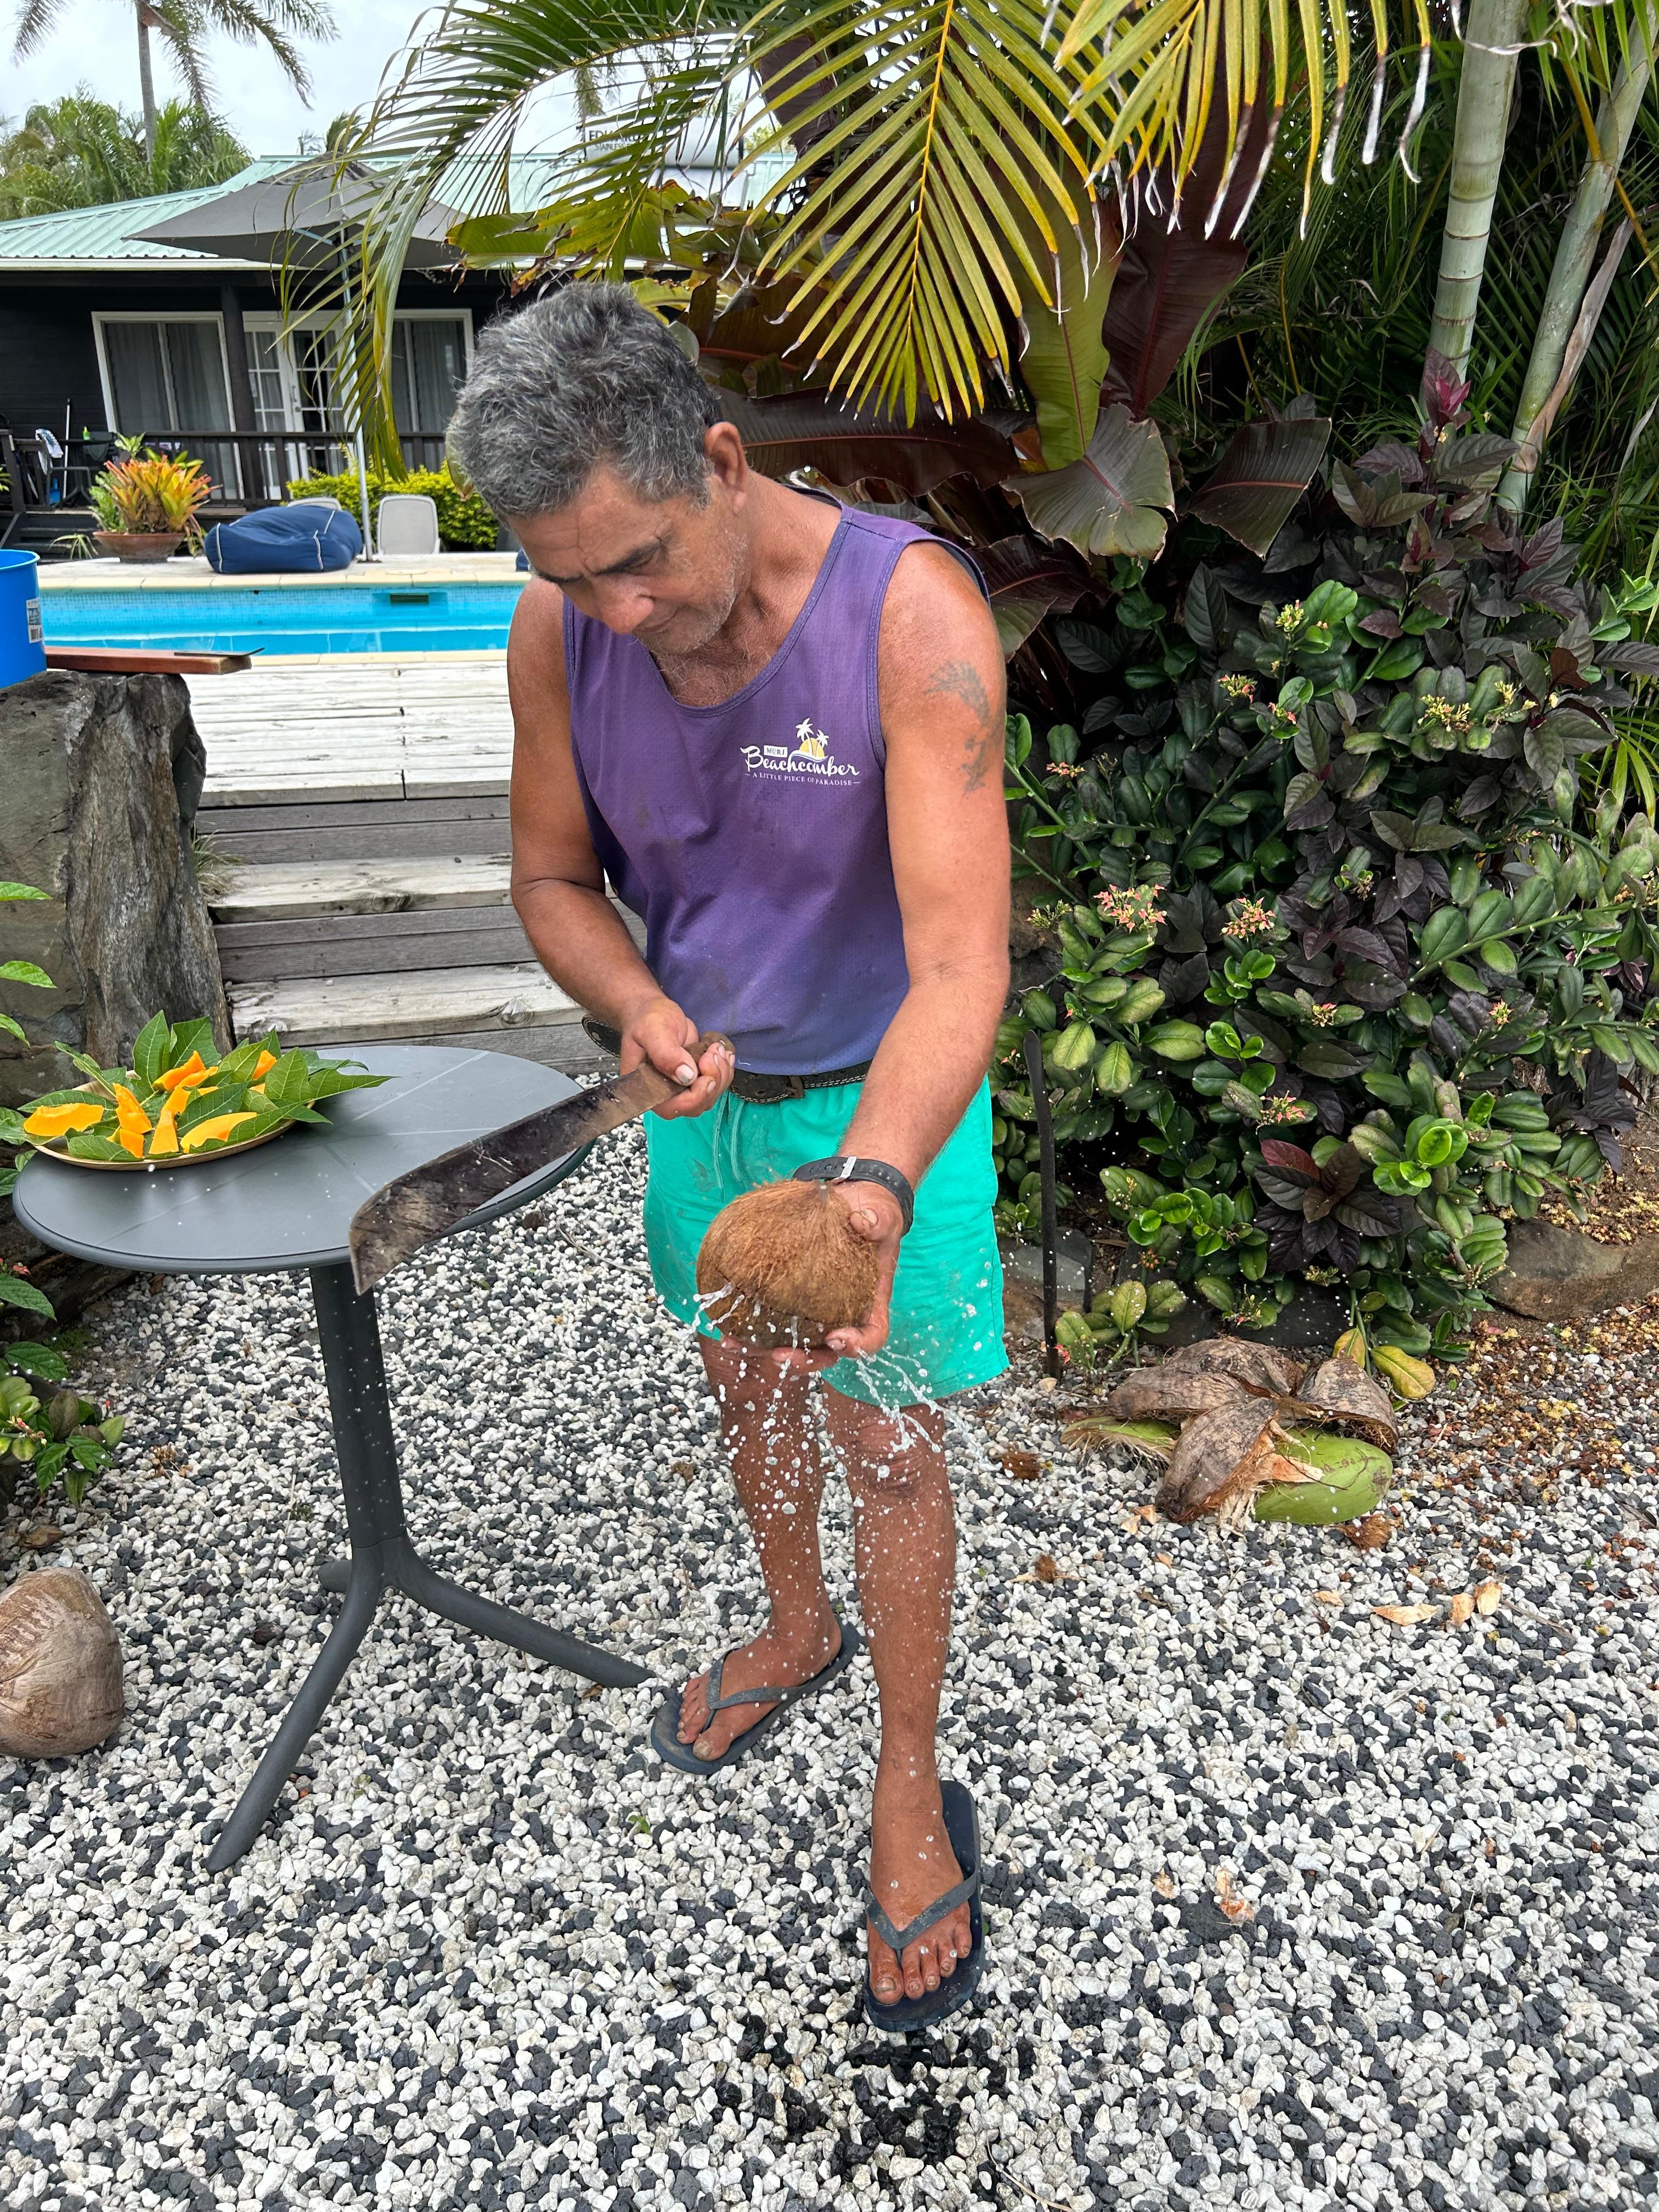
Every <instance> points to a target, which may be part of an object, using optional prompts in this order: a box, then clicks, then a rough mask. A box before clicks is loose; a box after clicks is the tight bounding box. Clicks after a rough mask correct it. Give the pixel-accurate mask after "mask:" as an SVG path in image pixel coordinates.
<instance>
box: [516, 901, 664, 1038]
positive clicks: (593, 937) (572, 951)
mask: <svg viewBox="0 0 1659 2212" xmlns="http://www.w3.org/2000/svg"><path fill="white" fill-rule="evenodd" d="M513 905H514V907H515V908H517V909H518V915H519V920H520V921H521V922H522V923H523V924H524V932H525V935H526V937H527V938H528V939H530V945H531V950H532V951H533V952H534V953H535V955H536V957H537V958H538V960H539V961H540V962H541V963H542V965H543V967H544V968H545V969H546V970H547V972H548V974H549V975H550V976H551V977H552V978H553V981H555V982H556V984H557V985H558V986H559V987H560V989H561V990H563V991H568V993H569V994H570V996H571V997H572V998H573V999H574V1000H575V1001H576V1003H577V1005H578V1006H581V1007H582V1008H583V1009H584V1010H585V1011H586V1012H588V1013H590V1014H592V1015H593V1016H594V1017H595V1018H597V1019H599V1020H600V1021H603V1022H609V1023H610V1024H611V1025H612V1026H613V1027H614V1028H617V1029H624V1028H626V1027H627V1025H628V1021H629V1016H630V1014H631V1013H632V1012H634V1011H635V1009H637V1008H638V1007H639V1006H641V1005H642V1004H643V1003H644V1002H645V1001H646V1000H650V999H653V998H660V997H661V995H662V994H661V990H660V988H659V985H658V983H657V981H656V980H655V978H654V977H653V975H652V973H651V970H650V969H648V968H647V966H646V964H645V963H644V961H643V960H642V959H641V957H640V953H639V948H638V946H637V945H635V942H634V940H633V939H632V938H631V937H630V936H629V933H628V927H627V925H626V923H625V922H624V921H623V918H622V916H621V915H619V914H618V913H617V909H616V908H615V907H614V906H613V905H612V904H611V901H610V900H609V899H608V898H607V897H606V896H605V893H604V892H603V891H597V890H589V889H588V888H587V886H586V884H568V883H557V882H553V881H550V880H548V879H546V878H544V879H543V880H541V881H540V882H538V883H533V884H526V885H525V886H524V887H523V888H522V889H520V890H515V891H514V892H513Z"/></svg>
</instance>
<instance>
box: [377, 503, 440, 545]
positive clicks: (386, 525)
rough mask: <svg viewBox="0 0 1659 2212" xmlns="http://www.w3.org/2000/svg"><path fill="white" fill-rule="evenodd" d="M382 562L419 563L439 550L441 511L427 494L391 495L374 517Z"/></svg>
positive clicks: (381, 504)
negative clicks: (439, 515) (439, 516)
mask: <svg viewBox="0 0 1659 2212" xmlns="http://www.w3.org/2000/svg"><path fill="white" fill-rule="evenodd" d="M374 535H375V537H376V538H377V539H378V540H379V550H380V556H381V558H382V559H383V560H386V561H418V560H421V559H422V558H423V557H424V556H426V555H428V554H429V553H435V552H436V551H437V550H438V509H437V505H436V502H435V501H433V500H430V499H428V497H427V495H426V494H425V493H424V492H408V491H389V492H388V493H387V494H386V497H385V498H384V499H383V500H382V501H380V513H379V514H378V515H377V516H376V517H375V522H374Z"/></svg>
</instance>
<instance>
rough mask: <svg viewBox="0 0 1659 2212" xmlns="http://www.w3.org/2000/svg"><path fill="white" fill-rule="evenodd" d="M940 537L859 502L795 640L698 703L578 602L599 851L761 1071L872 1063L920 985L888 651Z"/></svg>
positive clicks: (677, 977) (681, 990)
mask: <svg viewBox="0 0 1659 2212" xmlns="http://www.w3.org/2000/svg"><path fill="white" fill-rule="evenodd" d="M930 538H931V540H932V542H933V544H943V543H945V541H944V540H942V539H939V538H933V537H932V533H931V532H928V531H926V530H922V529H920V528H918V527H917V526H916V525H915V524H914V523H908V522H900V521H896V520H893V519H892V518H890V517H889V516H886V515H874V514H866V513H862V512H861V511H860V510H859V509H857V508H854V507H844V508H842V512H841V516H840V519H839V520H838V522H837V524H836V534H835V536H834V538H832V539H831V540H830V543H829V550H828V551H827V552H826V553H825V555H824V556H823V566H822V567H821V568H819V570H818V574H817V580H816V581H815V582H814V583H813V586H812V589H811V592H810V593H809V594H808V597H807V600H806V604H805V606H804V607H803V608H802V609H801V611H800V613H799V615H798V616H797V617H796V618H795V621H794V623H793V627H792V628H791V629H790V631H789V634H788V635H787V637H786V638H785V639H784V641H783V643H782V644H781V646H780V647H778V649H777V651H776V653H774V655H773V656H772V658H771V659H770V660H769V661H768V663H767V664H766V665H765V667H764V668H763V669H762V670H761V671H760V673H759V674H758V675H757V676H756V677H754V678H752V679H751V680H750V682H749V683H748V684H744V688H743V690H741V691H739V692H738V693H737V694H736V695H735V696H734V697H732V698H730V699H726V700H722V701H721V702H720V705H719V706H717V707H686V706H683V705H682V704H681V703H680V702H679V701H678V699H676V698H675V697H674V696H673V694H672V693H671V691H670V690H669V689H668V686H667V685H666V684H665V683H664V681H663V678H662V675H661V672H660V671H659V669H658V667H657V664H656V663H655V661H654V660H653V659H652V658H651V655H650V653H648V652H647V649H646V647H644V646H643V645H641V643H640V642H639V641H638V640H637V639H635V638H628V637H618V636H617V635H616V634H615V633H614V632H613V631H611V630H608V629H606V628H605V625H604V623H599V622H595V621H594V620H593V619H592V617H589V616H586V615H582V614H579V613H578V612H577V611H576V610H575V608H574V607H573V606H572V605H571V604H570V601H569V600H568V599H567V600H566V601H565V605H564V654H565V671H566V675H567V678H568V684H569V690H570V738H571V749H572V751H573V752H574V756H575V763H576V774H577V777H578V779H579V781H580V785H581V793H582V803H583V805H584V806H585V807H586V812H587V823H588V829H589V830H590V832H591V834H592V839H593V849H594V851H595V853H596V854H598V856H599V860H600V863H601V864H602V866H604V869H605V873H606V875H607V876H608V877H609V878H611V883H612V884H613V885H614V886H615V888H616V890H617V896H619V897H620V898H621V900H622V902H623V905H624V906H626V907H629V908H631V909H632V911H633V912H634V913H635V914H636V915H639V916H640V917H641V920H642V921H644V923H645V931H646V945H645V957H646V960H647V964H648V965H649V967H650V969H651V972H652V974H653V975H654V976H655V977H656V979H657V981H659V983H660V984H661V986H662V987H663V989H664V990H665V992H666V993H667V994H668V995H669V997H670V998H671V999H672V1000H675V1001H676V1003H677V1004H678V1005H679V1006H682V1007H684V1010H685V1012H687V1013H688V1014H689V1015H690V1017H691V1018H692V1020H693V1021H695V1022H696V1024H697V1026H698V1027H699V1028H700V1029H715V1030H725V1031H726V1035H727V1036H729V1037H731V1039H732V1042H733V1043H734V1044H735V1045H736V1047H737V1050H738V1063H739V1065H740V1066H744V1067H748V1068H753V1069H754V1070H756V1071H757V1073H763V1074H768V1075H811V1074H814V1073H818V1072H820V1071H824V1070H828V1069H831V1068H837V1067H849V1066H854V1065H856V1064H857V1063H859V1062H860V1061H862V1060H870V1059H872V1058H873V1056H874V1054H875V1050H876V1048H877V1046H878V1044H879V1043H880V1042H881V1040H882V1038H883V1036H884V1034H885V1032H886V1029H887V1025H888V1024H889V1023H890V1021H891V1020H892V1018H893V1016H894V1014H895V1013H896V1011H897V1009H898V1005H899V1001H900V1000H902V998H903V996H904V994H905V992H906V990H907V988H908V983H909V977H908V971H907V969H906V968H905V964H904V933H903V929H902V924H901V921H900V917H899V906H898V898H897V896H896V892H895V890H894V888H893V866H892V860H891V856H890V853H889V851H888V845H887V805H886V789H885V775H884V767H885V761H886V750H885V747H884V744H883V742H882V734H881V714H880V708H879V705H878V698H877V688H876V675H877V670H876V659H877V647H878V642H879V635H880V628H881V610H882V602H883V600H884V599H885V597H886V594H887V586H888V581H889V580H890V577H891V575H892V573H893V569H894V567H895V565H896V562H897V560H898V557H899V555H900V554H901V553H902V551H903V550H904V548H905V547H906V546H907V545H910V544H915V543H916V542H917V541H918V540H919V539H930ZM956 550H957V549H956V548H955V547H954V546H952V547H951V551H953V552H954V551H956ZM964 561H965V556H964ZM966 565H968V566H969V567H970V568H971V567H972V563H971V562H966ZM974 574H975V578H976V580H977V576H978V571H977V570H975V571H974ZM981 588H983V586H981Z"/></svg>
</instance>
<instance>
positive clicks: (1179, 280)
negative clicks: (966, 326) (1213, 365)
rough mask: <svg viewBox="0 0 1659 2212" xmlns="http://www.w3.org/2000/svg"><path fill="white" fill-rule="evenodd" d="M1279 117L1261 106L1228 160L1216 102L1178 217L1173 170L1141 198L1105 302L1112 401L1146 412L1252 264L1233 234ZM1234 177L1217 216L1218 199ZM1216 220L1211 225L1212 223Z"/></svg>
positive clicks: (1164, 170)
mask: <svg viewBox="0 0 1659 2212" xmlns="http://www.w3.org/2000/svg"><path fill="white" fill-rule="evenodd" d="M1270 119H1271V111H1270V109H1269V108H1268V106H1267V102H1266V101H1265V100H1263V101H1259V102H1258V103H1257V106H1256V107H1255V112H1254V113H1253V114H1252V115H1251V117H1250V119H1249V123H1248V124H1247V125H1246V127H1245V129H1244V131H1243V135H1242V137H1240V140H1239V143H1238V152H1237V160H1232V159H1231V156H1230V152H1229V148H1228V143H1227V142H1228V138H1229V137H1230V135H1231V134H1230V130H1229V125H1228V122H1227V116H1226V112H1225V104H1224V103H1223V102H1221V101H1217V102H1216V103H1215V105H1214V106H1213V107H1212V109H1211V110H1210V120H1209V122H1208V124H1207V125H1206V128H1205V132H1204V137H1203V138H1202V140H1201V141H1200V145H1199V149H1198V152H1197V154H1196V155H1195V156H1194V161H1193V164H1192V167H1191V171H1190V173H1188V177H1187V179H1186V180H1185V182H1184V184H1183V185H1182V192H1181V209H1180V219H1179V221H1178V222H1177V221H1176V219H1175V218H1174V216H1172V215H1171V212H1170V210H1171V204H1172V203H1173V201H1174V199H1175V197H1176V185H1175V178H1174V175H1173V173H1171V171H1170V168H1169V167H1168V166H1167V165H1166V166H1164V167H1161V168H1159V169H1158V170H1156V171H1155V172H1154V173H1153V174H1152V177H1151V179H1148V180H1146V182H1145V183H1143V184H1142V185H1140V186H1139V191H1138V192H1137V195H1136V201H1135V210H1136V212H1135V220H1134V221H1133V222H1132V223H1131V224H1130V225H1129V228H1128V233H1127V236H1126V238H1125V240H1124V243H1123V252H1122V256H1121V259H1120V260H1119V263H1118V267H1117V275H1116V278H1115V282H1114V283H1113V285H1112V293H1111V298H1110V299H1109V301H1108V302H1107V307H1106V324H1105V338H1106V344H1107V347H1108V349H1109V351H1110V354H1111V365H1110V367H1109V369H1108V371H1107V374H1106V389H1105V392H1104V393H1103V398H1105V399H1107V400H1114V399H1121V401H1123V403H1124V404H1125V405H1126V406H1127V408H1128V410H1129V412H1130V413H1131V414H1132V415H1133V416H1136V417H1139V416H1142V415H1144V414H1145V413H1146V410H1147V409H1148V408H1149V407H1150V406H1151V405H1152V402H1153V400H1155V399H1156V398H1158V393H1159V392H1162V391H1163V390H1164V386H1166V385H1167V384H1168V383H1169V381H1170V378H1171V377H1172V376H1173V375H1174V374H1175V373H1176V369H1177V368H1179V367H1180V365H1181V357H1182V355H1183V354H1184V353H1185V352H1186V350H1187V349H1188V346H1189V345H1190V344H1191V343H1192V341H1193V339H1194V337H1196V336H1197V334H1198V331H1199V329H1200V326H1201V325H1202V324H1203V322H1204V319H1205V318H1206V316H1207V315H1208V314H1209V313H1210V312H1211V310H1212V308H1213V307H1215V306H1216V304H1217V302H1218V301H1219V300H1220V299H1221V297H1222V295H1223V294H1224V293H1225V292H1226V291H1227V290H1228V289H1230V288H1231V286H1232V285H1233V284H1235V283H1237V280H1238V279H1239V277H1241V276H1243V273H1244V270H1245V268H1246V266H1247V265H1248V264H1249V252H1248V251H1247V249H1246V248H1245V247H1244V246H1243V245H1241V244H1239V243H1238V242H1237V240H1235V239H1234V237H1233V235H1232V231H1233V225H1234V224H1235V222H1237V219H1238V217H1239V216H1240V215H1241V214H1243V211H1244V209H1245V207H1246V205H1247V203H1248V201H1249V195H1250V192H1251V190H1252V187H1253V185H1254V181H1255V177H1256V175H1257V173H1258V171H1259V169H1260V167H1261V155H1262V152H1263V149H1265V147H1266V145H1267V133H1268V130H1269V127H1270ZM1224 179H1226V185H1227V189H1226V193H1225V197H1224V199H1223V201H1222V204H1221V206H1220V208H1219V210H1217V209H1216V207H1215V196H1216V193H1217V191H1218V188H1219V187H1220V185H1221V184H1222V182H1223V180H1224ZM1212 215H1213V220H1212Z"/></svg>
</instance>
